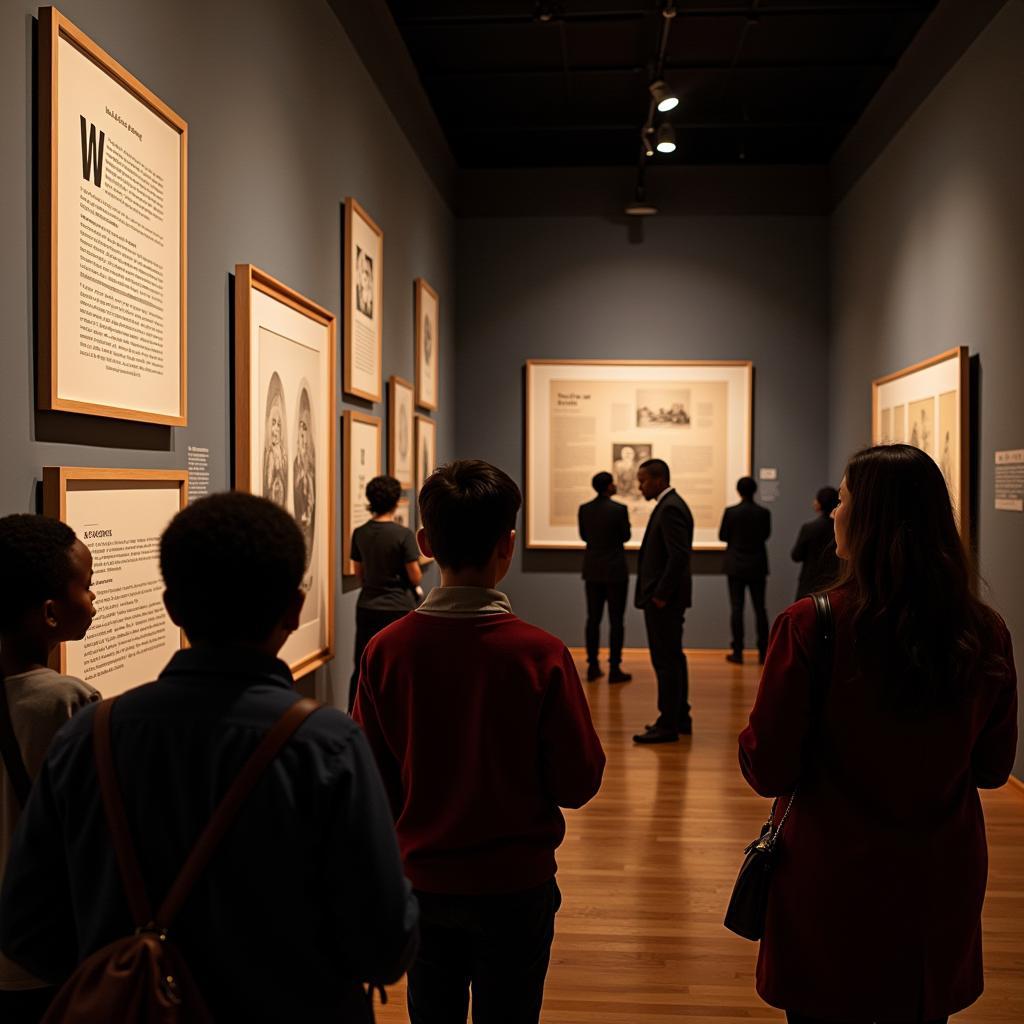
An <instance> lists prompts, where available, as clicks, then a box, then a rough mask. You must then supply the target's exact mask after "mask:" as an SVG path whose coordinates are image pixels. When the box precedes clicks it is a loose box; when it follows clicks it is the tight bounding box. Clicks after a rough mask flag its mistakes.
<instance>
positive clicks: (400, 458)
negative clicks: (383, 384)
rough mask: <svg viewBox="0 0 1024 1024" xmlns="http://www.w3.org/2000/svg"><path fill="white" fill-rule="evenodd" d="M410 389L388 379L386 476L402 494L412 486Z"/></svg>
mask: <svg viewBox="0 0 1024 1024" xmlns="http://www.w3.org/2000/svg"><path fill="white" fill-rule="evenodd" d="M413 416H414V413H413V386H412V385H411V384H410V383H409V382H408V381H407V380H403V379H402V378H401V377H394V376H392V377H390V378H389V379H388V473H390V474H391V476H393V477H394V478H395V479H396V480H397V481H398V482H399V483H400V484H401V485H402V490H408V489H409V488H410V487H412V486H413V483H414V482H415V477H416V451H415V447H414V445H413Z"/></svg>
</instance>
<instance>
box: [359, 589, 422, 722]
mask: <svg viewBox="0 0 1024 1024" xmlns="http://www.w3.org/2000/svg"><path fill="white" fill-rule="evenodd" d="M408 614H409V612H408V610H407V609H406V610H401V609H388V610H386V611H380V610H378V609H376V608H360V607H359V606H358V605H356V647H355V651H354V657H353V661H354V662H355V667H354V668H353V669H352V679H351V680H350V681H349V684H348V713H349V714H350V715H351V714H352V708H353V707H355V703H356V689H357V687H358V686H359V662H360V661H362V659H363V651H365V650H366V645H367V644H368V643H369V642H370V641H371V640H372V639H373V638H374V637H375V636H376V635H377V634H378V633H379V632H380V631H381V630H382V629H383V628H384V627H385V626H390V625H391V623H392V622H397V621H398V620H399V619H401V618H403V617H404V616H406V615H408Z"/></svg>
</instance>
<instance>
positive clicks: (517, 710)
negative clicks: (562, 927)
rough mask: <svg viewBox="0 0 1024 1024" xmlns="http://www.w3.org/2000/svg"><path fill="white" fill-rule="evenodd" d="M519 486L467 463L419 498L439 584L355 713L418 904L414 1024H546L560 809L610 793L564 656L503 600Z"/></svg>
mask: <svg viewBox="0 0 1024 1024" xmlns="http://www.w3.org/2000/svg"><path fill="white" fill-rule="evenodd" d="M521 503H522V499H521V496H520V493H519V488H518V487H517V486H516V484H515V483H514V482H513V481H512V480H511V479H510V478H509V477H508V476H507V475H506V474H505V473H503V472H502V471H501V470H500V469H497V468H496V467H494V466H491V465H489V464H487V463H486V462H478V461H464V462H454V463H452V464H450V465H448V466H443V467H442V468H441V469H439V470H437V471H436V472H434V473H433V474H432V475H431V476H430V477H429V478H428V480H427V482H426V483H425V484H424V485H423V489H422V490H421V491H420V496H419V505H420V517H421V521H422V524H423V528H422V529H421V530H420V535H419V542H420V547H421V548H422V549H423V550H424V552H425V553H426V554H427V555H433V556H434V557H435V558H436V559H437V563H438V566H439V567H440V570H441V586H440V587H438V588H435V589H434V590H432V591H431V593H430V594H429V596H428V597H427V599H426V601H425V602H424V603H423V604H422V605H421V606H420V607H419V609H418V610H417V611H415V612H413V613H412V614H410V615H407V616H406V617H405V618H403V619H401V620H400V621H399V622H396V623H394V624H393V625H391V626H388V627H387V628H386V629H385V630H384V631H383V632H381V633H379V634H378V635H377V636H376V637H375V638H374V639H373V640H372V641H371V642H370V644H369V646H368V647H367V649H366V653H365V655H364V658H363V664H362V672H361V675H360V683H359V696H358V697H357V700H356V707H355V717H356V719H357V720H358V721H360V722H362V724H363V727H364V729H365V730H366V735H367V739H369V741H370V745H371V747H372V748H373V752H374V754H375V756H376V757H377V763H378V765H379V766H380V769H381V774H382V775H383V777H384V784H385V786H386V787H387V790H388V795H389V796H390V798H391V807H392V810H393V812H394V815H395V820H396V827H397V831H398V840H399V844H400V846H401V848H402V856H403V859H404V862H405V870H406V874H407V875H408V876H409V878H410V879H411V880H412V883H413V886H414V888H415V890H416V894H417V898H418V899H419V901H420V908H421V944H420V951H419V954H418V956H417V958H416V961H415V963H414V964H413V966H412V967H411V968H410V970H409V989H408V1002H409V1017H410V1020H411V1021H412V1024H424V1022H427V1021H430V1022H434V1021H455V1020H462V1021H464V1020H465V1019H466V1013H467V1006H468V1001H469V992H470V988H471V987H472V993H473V1019H474V1022H476V1024H488V1022H496V1021H508V1022H511V1021H515V1022H516V1024H529V1022H531V1021H536V1020H538V1019H539V1015H540V1007H541V1002H542V999H543V992H544V977H545V974H546V973H547V966H548V960H549V955H550V949H551V940H552V937H553V935H554V917H555V912H556V911H557V910H558V906H559V903H560V900H561V897H560V894H559V891H558V887H557V885H556V884H555V878H554V876H555V870H556V865H555V849H556V848H557V847H558V845H559V844H560V843H561V841H562V838H563V837H564V834H565V821H564V819H563V817H562V814H561V811H560V810H559V808H560V807H580V806H582V805H583V804H585V803H586V802H587V801H588V800H589V799H590V798H591V797H592V796H594V794H595V793H596V792H597V790H598V788H599V786H600V784H601V775H602V772H603V770H604V752H603V751H602V749H601V744H600V741H599V740H598V738H597V734H596V733H595V732H594V727H593V725H592V723H591V720H590V711H589V709H588V707H587V703H586V700H585V698H584V696H583V691H582V687H581V685H580V681H579V677H578V675H577V674H576V667H575V665H574V664H573V660H572V657H571V656H570V654H569V652H568V651H567V650H566V648H565V645H564V644H563V643H562V642H561V641H560V640H557V639H556V638H555V637H553V636H551V635H550V634H548V633H545V632H543V631H542V630H540V629H537V628H536V627H535V626H531V625H528V624H527V623H525V622H523V621H522V620H521V619H519V618H517V617H516V616H515V615H513V614H512V609H511V606H510V605H509V601H508V598H507V597H506V596H505V595H504V594H502V593H500V592H499V591H498V590H496V589H495V587H496V586H497V584H498V582H499V581H500V580H501V579H502V578H503V577H504V575H505V573H506V572H507V571H508V568H509V565H510V563H511V561H512V555H513V552H514V550H515V523H516V516H517V514H518V512H519V507H520V505H521Z"/></svg>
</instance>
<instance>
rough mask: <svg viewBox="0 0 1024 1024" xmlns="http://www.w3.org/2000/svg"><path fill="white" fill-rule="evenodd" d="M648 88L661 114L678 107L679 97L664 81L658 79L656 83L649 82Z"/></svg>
mask: <svg viewBox="0 0 1024 1024" xmlns="http://www.w3.org/2000/svg"><path fill="white" fill-rule="evenodd" d="M648 88H649V89H650V90H651V96H653V97H654V103H655V105H656V106H657V108H658V110H659V111H660V112H661V113H662V114H664V113H667V112H668V111H669V110H674V109H675V108H676V107H678V106H679V97H678V96H677V95H676V94H675V93H674V92H673V91H672V89H671V88H670V87H669V84H668V82H666V81H665V80H664V79H662V78H659V79H658V81H656V82H651V84H650V86H648Z"/></svg>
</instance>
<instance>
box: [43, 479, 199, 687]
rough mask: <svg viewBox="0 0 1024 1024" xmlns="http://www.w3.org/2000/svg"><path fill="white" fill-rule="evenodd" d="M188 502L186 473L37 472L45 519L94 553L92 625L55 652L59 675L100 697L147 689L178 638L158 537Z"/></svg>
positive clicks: (177, 647) (178, 643)
mask: <svg viewBox="0 0 1024 1024" xmlns="http://www.w3.org/2000/svg"><path fill="white" fill-rule="evenodd" d="M187 503H188V473H187V472H186V471H185V470H183V469H182V470H178V469H170V470H160V469H81V468H77V467H74V468H72V467H68V466H53V467H47V468H46V469H44V470H43V514H44V515H48V516H53V517H54V518H55V519H62V520H63V521H64V522H65V523H67V524H68V525H69V526H70V527H71V528H72V529H73V530H74V531H75V533H76V534H78V538H79V540H81V541H82V543H83V544H85V546H86V547H87V548H89V550H90V551H91V552H92V575H93V593H94V594H95V595H96V618H95V619H93V623H92V626H91V627H90V628H89V632H88V633H86V635H85V638H84V639H83V640H76V641H74V642H73V643H64V644H61V645H60V649H59V652H58V655H57V657H58V659H59V660H58V661H57V663H56V664H55V665H54V668H56V669H57V670H58V671H59V672H64V673H67V674H68V675H72V676H77V677H78V678H79V679H84V680H85V681H86V682H87V683H89V684H90V685H91V686H95V687H96V689H97V690H99V691H100V693H102V694H103V696H104V697H113V696H116V695H117V694H119V693H124V691H125V690H129V689H131V688H132V687H133V686H139V685H140V684H142V683H149V682H152V681H153V680H154V679H156V677H157V676H158V675H159V674H160V672H161V671H162V670H163V668H164V666H165V665H166V664H167V662H168V660H169V659H170V657H171V655H172V654H174V653H175V651H178V650H180V649H181V647H182V645H183V642H184V637H183V636H182V632H181V630H180V629H178V627H177V626H175V625H174V623H173V622H171V620H170V617H169V616H168V614H167V611H166V609H165V608H164V601H163V593H164V583H163V578H162V577H161V575H160V535H161V534H162V533H163V532H164V529H165V527H166V526H167V524H168V523H169V522H170V521H171V520H172V519H173V518H174V517H175V516H176V515H177V514H178V512H179V511H181V509H183V508H184V507H185V505H186V504H187Z"/></svg>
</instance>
